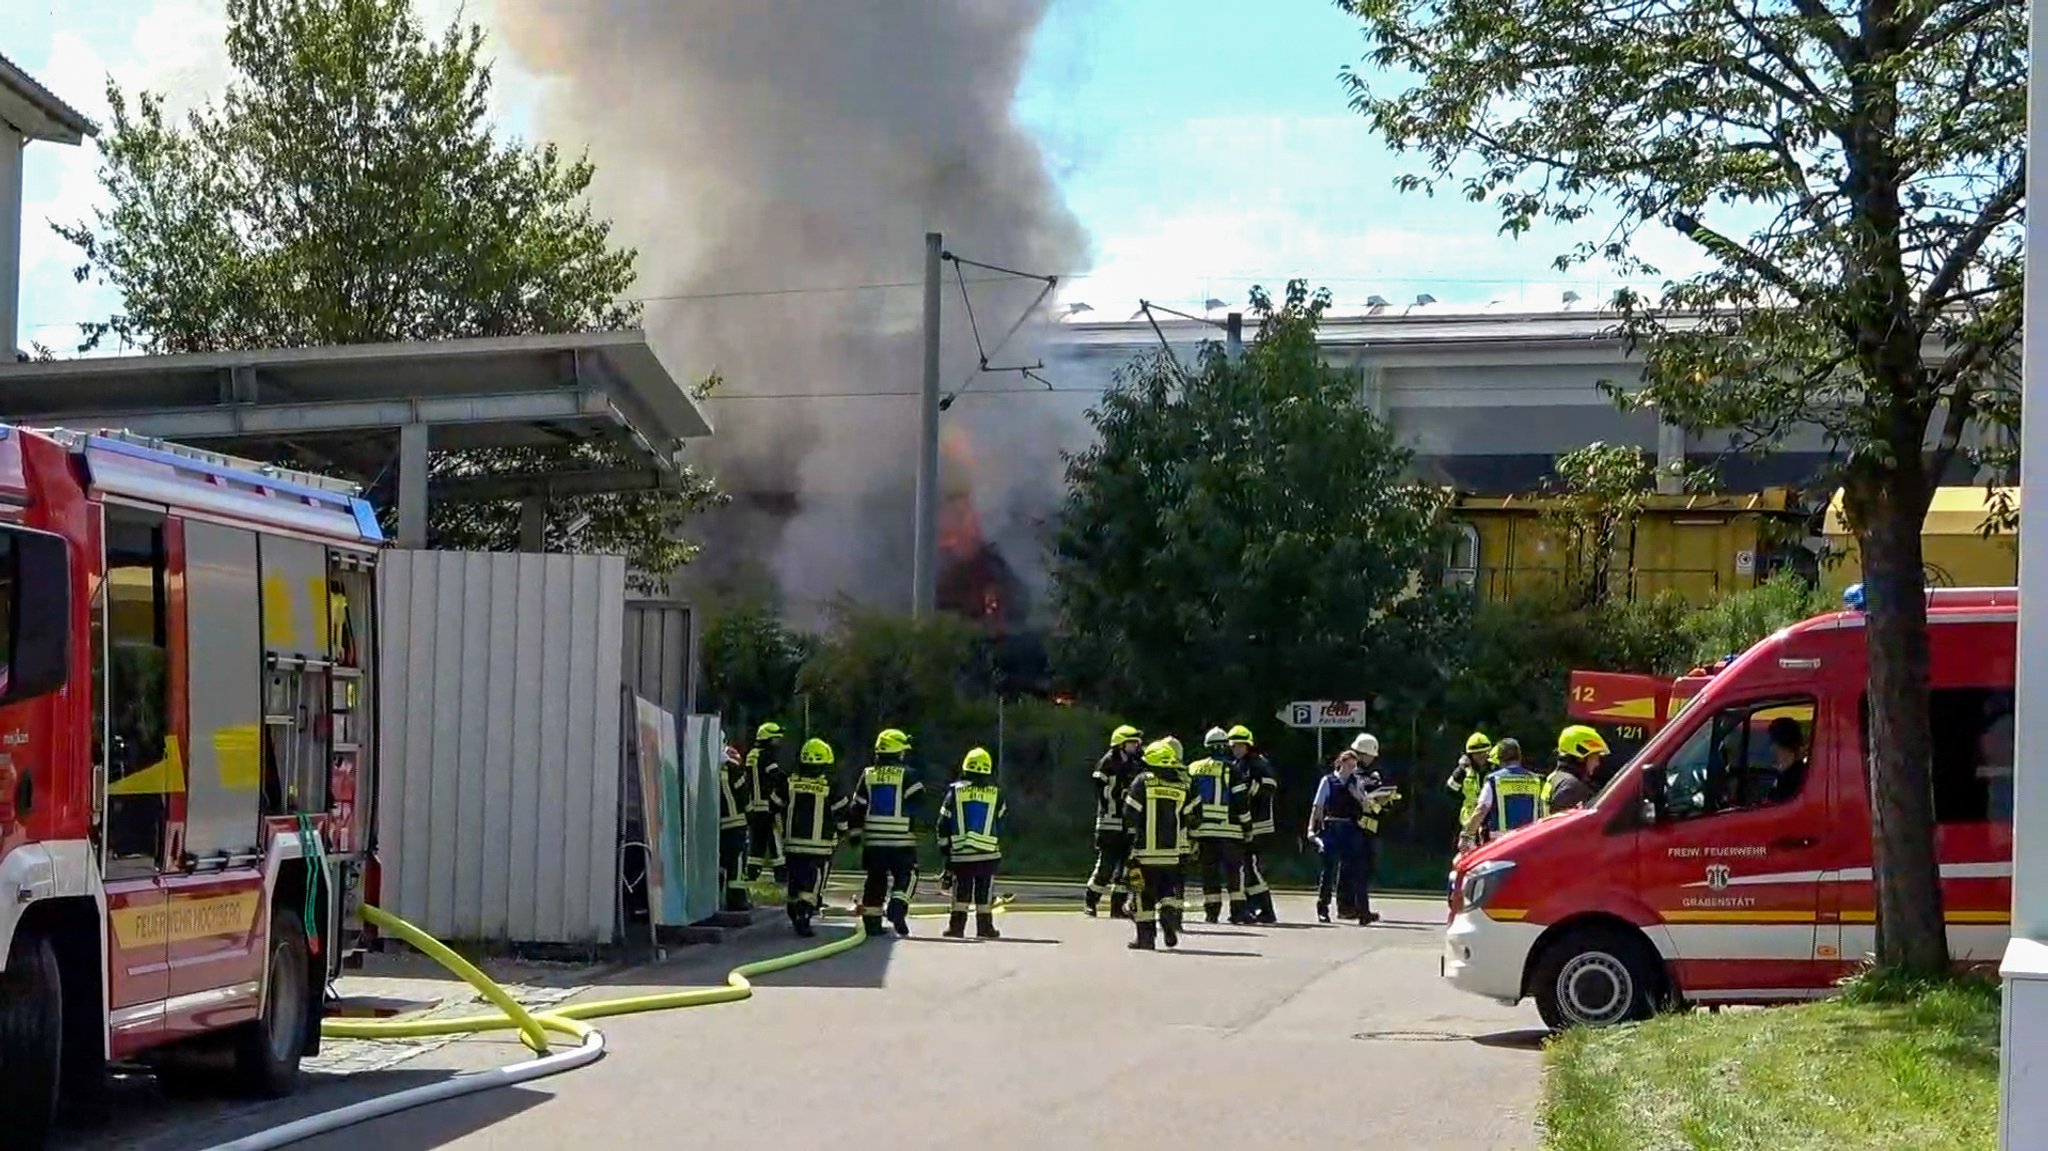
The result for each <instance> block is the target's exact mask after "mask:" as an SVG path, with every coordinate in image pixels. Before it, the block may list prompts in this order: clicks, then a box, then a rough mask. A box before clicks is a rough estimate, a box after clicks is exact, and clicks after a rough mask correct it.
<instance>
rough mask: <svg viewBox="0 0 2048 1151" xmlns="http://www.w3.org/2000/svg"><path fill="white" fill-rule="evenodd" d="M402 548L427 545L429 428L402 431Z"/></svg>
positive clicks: (415, 426)
mask: <svg viewBox="0 0 2048 1151" xmlns="http://www.w3.org/2000/svg"><path fill="white" fill-rule="evenodd" d="M398 546H399V547H402V548H413V549H419V548H424V547H426V546H427V425H425V424H407V425H405V426H404V427H402V428H400V429H398Z"/></svg>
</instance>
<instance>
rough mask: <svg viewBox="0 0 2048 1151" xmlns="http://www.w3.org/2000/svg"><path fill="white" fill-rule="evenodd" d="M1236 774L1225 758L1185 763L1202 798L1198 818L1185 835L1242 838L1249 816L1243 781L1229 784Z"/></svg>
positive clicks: (1207, 837)
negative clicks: (1246, 808)
mask: <svg viewBox="0 0 2048 1151" xmlns="http://www.w3.org/2000/svg"><path fill="white" fill-rule="evenodd" d="M1234 774H1236V773H1235V772H1234V771H1233V770H1232V768H1231V765H1230V763H1229V762H1228V761H1226V760H1220V759H1201V760H1196V761H1195V762H1194V763H1192V764H1190V765H1188V776H1189V778H1190V779H1191V780H1192V781H1193V783H1194V787H1195V797H1196V798H1197V799H1199V800H1200V801H1201V804H1202V807H1201V813H1200V818H1199V819H1198V820H1197V821H1196V823H1195V826H1194V829H1193V830H1191V831H1189V832H1188V835H1189V836H1191V837H1193V838H1195V839H1243V838H1244V825H1245V823H1247V822H1249V816H1248V814H1247V812H1246V811H1245V805H1244V791H1245V788H1244V784H1243V783H1242V782H1240V783H1237V784H1236V785H1235V786H1233V785H1232V782H1231V776H1232V775H1234Z"/></svg>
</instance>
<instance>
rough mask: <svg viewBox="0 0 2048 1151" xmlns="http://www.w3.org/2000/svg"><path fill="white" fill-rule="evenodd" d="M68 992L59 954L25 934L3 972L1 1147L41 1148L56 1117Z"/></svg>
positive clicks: (0, 1150)
mask: <svg viewBox="0 0 2048 1151" xmlns="http://www.w3.org/2000/svg"><path fill="white" fill-rule="evenodd" d="M63 1035H64V996H63V993H62V982H61V976H59V974H58V971H57V952H56V949H55V948H53V947H51V946H50V941H49V940H47V939H44V938H43V937H42V936H40V935H36V934H33V933H29V932H24V933H22V935H20V936H19V937H17V938H16V939H15V941H14V954H13V957H12V958H11V959H10V960H9V961H8V964H7V972H6V974H4V975H0V1115H4V1116H6V1120H5V1121H4V1122H0V1151H16V1149H17V1148H20V1149H23V1151H29V1149H35V1151H39V1149H40V1148H41V1147H42V1146H43V1145H44V1144H45V1143H46V1142H48V1140H49V1137H50V1127H51V1125H52V1124H53V1123H54V1122H55V1121H56V1116H57V1079H58V1068H59V1067H60V1066H61V1064H62V1059H63Z"/></svg>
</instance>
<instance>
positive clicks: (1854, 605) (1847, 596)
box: [1842, 583, 1863, 611]
mask: <svg viewBox="0 0 2048 1151" xmlns="http://www.w3.org/2000/svg"><path fill="white" fill-rule="evenodd" d="M1842 607H1843V608H1844V609H1845V610H1847V611H1862V610H1863V585H1862V584H1860V583H1852V584H1850V585H1849V586H1848V587H1847V588H1846V589H1844V590H1843V592H1842Z"/></svg>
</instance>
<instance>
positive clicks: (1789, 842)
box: [1771, 835, 1820, 850]
mask: <svg viewBox="0 0 2048 1151" xmlns="http://www.w3.org/2000/svg"><path fill="white" fill-rule="evenodd" d="M1819 842H1820V840H1818V839H1815V838H1814V837H1813V836H1810V835H1794V836H1789V837H1787V838H1785V839H1774V840H1772V841H1771V846H1772V847H1777V848H1783V849H1786V850H1790V849H1793V848H1799V847H1812V846H1813V845H1814V844H1816V843H1819Z"/></svg>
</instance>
